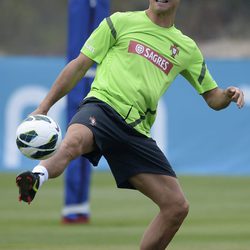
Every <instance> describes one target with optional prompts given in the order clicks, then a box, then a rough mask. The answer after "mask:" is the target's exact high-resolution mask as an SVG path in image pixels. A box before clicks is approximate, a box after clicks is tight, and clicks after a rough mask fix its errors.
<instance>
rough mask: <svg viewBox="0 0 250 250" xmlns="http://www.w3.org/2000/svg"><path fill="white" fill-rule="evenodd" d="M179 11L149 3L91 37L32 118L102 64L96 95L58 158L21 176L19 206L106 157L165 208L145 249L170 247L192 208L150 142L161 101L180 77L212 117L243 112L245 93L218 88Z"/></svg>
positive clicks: (170, 0) (120, 176)
mask: <svg viewBox="0 0 250 250" xmlns="http://www.w3.org/2000/svg"><path fill="white" fill-rule="evenodd" d="M179 3H180V0H149V8H148V9H147V10H146V11H137V12H127V13H115V14H113V15H112V16H110V17H108V18H106V19H105V20H103V22H102V23H101V24H100V25H99V27H98V28H97V29H96V30H95V31H94V32H93V33H92V34H91V36H90V37H89V39H88V40H87V41H86V43H85V45H84V46H83V48H82V50H81V53H80V54H79V56H78V57H77V58H76V59H75V60H73V61H71V62H70V63H69V64H68V65H67V66H66V67H65V68H64V69H63V71H62V72H61V73H60V75H59V76H58V78H57V79H56V81H55V83H54V85H53V86H52V88H51V90H50V92H49V93H48V95H47V96H46V97H45V99H44V100H43V101H42V102H41V104H40V105H39V107H38V108H37V109H36V110H35V111H34V114H47V112H48V110H49V109H50V108H51V106H53V105H54V103H56V102H57V101H58V100H59V99H60V98H61V97H62V96H64V95H66V94H67V93H68V92H69V91H70V90H71V89H72V88H73V87H74V86H75V85H76V84H77V83H78V81H79V80H80V79H82V77H83V76H84V75H85V74H86V72H87V71H88V69H89V68H90V67H91V66H92V65H93V64H94V62H96V63H97V64H98V66H97V73H96V77H95V79H94V82H93V83H92V86H91V90H90V92H89V94H88V95H87V98H85V99H84V100H83V101H82V103H81V106H80V109H79V110H78V112H77V113H76V114H75V115H74V117H73V118H72V120H71V122H70V124H69V127H68V130H67V133H66V136H65V138H64V140H63V142H62V144H61V146H60V148H59V150H58V151H57V153H56V154H55V155H54V156H52V157H51V158H49V159H47V160H43V161H41V162H40V163H39V165H37V166H36V167H35V168H34V169H33V170H32V172H31V171H26V172H23V173H21V174H20V175H18V176H17V179H16V181H17V185H18V186H19V194H20V199H21V200H23V201H26V202H30V201H32V200H33V198H34V196H35V194H36V191H37V189H38V188H40V187H41V185H42V184H43V183H44V182H45V181H47V180H48V178H55V177H57V176H59V175H60V174H62V173H63V171H64V170H65V169H66V167H67V165H68V164H69V162H70V161H72V160H73V159H75V158H76V157H78V156H80V155H85V157H87V158H88V159H89V160H90V161H91V162H92V163H93V164H94V165H97V164H98V162H99V160H100V157H101V156H102V155H103V156H104V157H105V158H106V159H107V161H108V163H109V166H110V168H111V171H112V173H113V176H114V178H115V180H116V184H117V186H118V187H119V188H127V189H137V190H138V191H140V192H141V193H142V194H144V195H145V196H147V197H148V198H150V199H151V200H152V201H153V202H154V203H155V204H156V205H157V206H158V207H159V213H158V214H157V215H156V217H155V218H154V219H153V220H152V222H151V223H150V225H149V226H148V228H147V229H146V231H145V233H144V236H143V237H142V241H141V246H140V249H143V250H155V249H158V250H162V249H165V248H166V247H167V246H168V245H169V243H170V241H171V240H172V238H173V237H174V235H175V234H176V232H177V231H178V229H179V228H180V226H181V225H182V222H183V220H184V219H185V217H186V216H187V214H188V210H189V205H188V201H187V199H186V198H185V195H184V193H183V191H182V188H181V186H180V184H179V182H178V179H177V176H176V174H175V172H174V170H173V168H172V166H171V165H170V163H169V162H168V160H167V158H166V157H165V155H164V154H163V152H162V151H161V150H160V149H159V147H158V146H157V144H156V142H155V141H154V140H153V139H152V138H151V136H150V128H151V127H152V124H153V123H154V120H155V117H156V109H157V104H158V101H159V99H160V97H161V96H162V94H163V93H165V91H166V90H167V89H168V87H169V85H170V84H171V83H172V82H173V81H174V79H175V78H176V77H177V76H178V75H179V74H181V75H183V76H184V77H185V78H186V79H187V80H188V82H190V84H191V85H192V86H193V87H194V88H195V90H196V91H197V93H198V94H200V95H201V96H202V97H203V98H204V100H205V101H206V103H207V105H208V106H209V107H211V108H212V109H214V110H221V109H224V108H226V107H228V106H229V105H230V103H231V102H235V103H236V105H237V106H238V107H239V108H242V107H243V105H244V95H243V92H242V91H241V90H240V89H239V88H237V87H234V86H232V87H228V88H227V89H221V88H219V87H218V85H217V83H216V82H215V81H214V80H213V78H212V76H211V75H210V73H209V71H208V69H207V67H206V64H205V61H204V58H203V56H202V54H201V52H200V50H199V48H198V47H197V45H196V43H195V42H194V41H193V40H192V39H190V38H189V37H187V36H185V35H183V34H182V33H181V31H180V30H178V29H177V28H176V27H175V26H174V22H175V15H176V11H177V9H178V6H179ZM232 119H233V118H232ZM110 206H112V204H110Z"/></svg>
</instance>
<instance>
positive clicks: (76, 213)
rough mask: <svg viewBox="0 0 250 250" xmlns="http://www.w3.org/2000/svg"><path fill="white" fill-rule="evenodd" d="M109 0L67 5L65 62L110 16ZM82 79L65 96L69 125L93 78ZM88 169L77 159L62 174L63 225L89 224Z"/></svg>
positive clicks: (81, 159)
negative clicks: (63, 182) (63, 181)
mask: <svg viewBox="0 0 250 250" xmlns="http://www.w3.org/2000/svg"><path fill="white" fill-rule="evenodd" d="M109 2H110V1H109V0H82V1H78V0H71V1H69V6H68V10H69V22H68V23H69V24H68V51H67V57H68V61H69V62H70V61H71V60H73V59H75V58H76V57H77V56H78V54H79V50H80V49H81V47H82V45H83V44H84V42H85V41H86V40H87V38H88V37H89V35H90V34H91V33H92V31H93V30H94V29H95V28H96V27H97V26H98V25H99V23H100V22H101V21H102V20H103V19H104V18H105V17H107V16H108V14H109V9H110V6H109ZM94 70H95V68H94V67H93V68H92V71H91V72H92V73H91V72H90V73H89V74H87V75H86V77H84V78H83V79H82V80H81V81H80V82H79V83H78V85H77V86H75V87H74V88H73V89H72V90H71V91H70V92H69V94H68V95H67V120H68V122H70V120H71V119H72V117H73V116H74V114H75V113H76V111H77V109H78V107H79V103H80V101H81V100H82V99H83V98H84V97H85V96H86V95H87V94H88V92H89V90H90V86H91V83H92V81H93V77H94ZM90 183H91V165H90V162H89V161H88V159H86V158H85V157H82V156H81V157H78V158H76V159H74V160H73V161H71V162H70V163H69V166H68V168H67V169H66V171H65V185H64V207H63V209H62V223H64V224H79V223H81V224H86V223H89V221H90Z"/></svg>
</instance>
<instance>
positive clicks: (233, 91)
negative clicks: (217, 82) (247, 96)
mask: <svg viewBox="0 0 250 250" xmlns="http://www.w3.org/2000/svg"><path fill="white" fill-rule="evenodd" d="M225 93H226V96H227V97H228V98H229V99H230V100H231V101H232V102H235V103H236V104H237V106H238V107H239V108H242V107H243V106H244V104H245V101H244V94H243V91H242V90H241V89H239V88H236V87H229V88H227V89H226V90H225Z"/></svg>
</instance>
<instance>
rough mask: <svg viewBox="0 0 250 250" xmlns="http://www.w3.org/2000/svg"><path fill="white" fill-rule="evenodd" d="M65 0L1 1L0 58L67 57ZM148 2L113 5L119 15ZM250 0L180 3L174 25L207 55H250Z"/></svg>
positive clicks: (121, 0) (132, 0) (187, 0)
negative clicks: (7, 56)
mask: <svg viewBox="0 0 250 250" xmlns="http://www.w3.org/2000/svg"><path fill="white" fill-rule="evenodd" d="M67 4H68V3H67V0H43V1H39V0H0V54H14V55H16V54H19V55H20V54H25V55H26V54H29V55H30V54H37V55H65V50H66V46H67V45H66V43H67V41H66V37H67V33H66V32H67ZM147 7H148V0H140V1H135V0H126V1H125V0H111V13H113V12H115V11H128V10H144V9H146V8H147ZM249 12H250V1H249V0H237V1H235V0H219V1H218V0H209V1H208V0H204V1H201V0H182V1H181V6H180V10H179V12H178V15H177V22H176V26H177V27H178V28H180V29H181V30H183V32H184V33H185V34H187V35H189V36H191V37H192V38H194V39H195V40H196V41H197V42H199V44H200V46H201V47H202V49H203V51H204V53H205V55H207V56H213V57H218V56H223V57H232V56H233V57H249V56H250V48H249V43H250V28H249V24H250V20H249Z"/></svg>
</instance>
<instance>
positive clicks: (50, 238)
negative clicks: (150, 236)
mask: <svg viewBox="0 0 250 250" xmlns="http://www.w3.org/2000/svg"><path fill="white" fill-rule="evenodd" d="M62 180H63V179H62V178H57V179H55V180H51V181H49V182H47V183H46V184H45V185H44V186H43V187H42V189H41V190H40V191H39V193H38V194H37V197H36V198H35V200H34V202H33V203H32V204H31V205H27V204H26V203H19V202H18V200H17V188H16V186H15V175H14V174H6V173H1V175H0V187H1V188H0V197H1V202H0V249H1V250H66V249H67V250H78V249H79V250H80V249H81V250H82V249H86V250H130V249H131V250H134V249H139V247H138V246H139V242H140V238H141V235H142V233H143V231H144V229H145V227H146V225H147V224H148V223H149V222H150V220H151V219H152V218H153V217H154V215H155V214H156V213H157V208H156V207H155V206H154V205H153V204H152V203H151V201H150V200H149V199H147V198H145V197H143V196H142V195H141V194H139V193H138V192H137V191H128V190H119V189H116V188H115V184H114V181H113V179H112V177H111V175H110V174H109V173H96V172H95V173H94V174H93V180H92V188H91V210H92V218H91V223H90V225H77V226H76V225H71V226H69V225H67V226H65V225H61V224H60V211H61V207H62V199H63V185H62ZM180 182H181V184H182V187H183V189H184V191H185V193H186V196H187V198H188V200H189V202H190V205H191V206H190V213H189V216H188V218H187V220H186V221H185V223H184V225H183V227H182V228H181V230H180V231H179V232H178V234H177V236H176V237H175V239H174V240H173V242H172V244H171V246H170V247H169V248H168V249H170V250H249V249H250V188H249V186H250V185H249V184H250V177H181V178H180Z"/></svg>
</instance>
